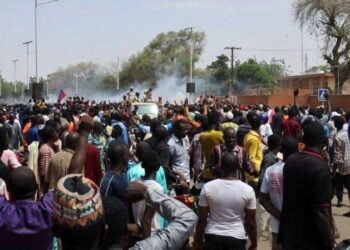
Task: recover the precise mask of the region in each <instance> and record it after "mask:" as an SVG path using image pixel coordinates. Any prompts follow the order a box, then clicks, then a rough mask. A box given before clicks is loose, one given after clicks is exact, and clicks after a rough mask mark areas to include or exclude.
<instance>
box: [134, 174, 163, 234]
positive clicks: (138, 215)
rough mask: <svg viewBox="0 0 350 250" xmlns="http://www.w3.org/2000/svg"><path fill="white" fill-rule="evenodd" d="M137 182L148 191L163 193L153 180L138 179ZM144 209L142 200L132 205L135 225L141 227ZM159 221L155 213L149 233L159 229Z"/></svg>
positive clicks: (144, 205)
mask: <svg viewBox="0 0 350 250" xmlns="http://www.w3.org/2000/svg"><path fill="white" fill-rule="evenodd" d="M137 181H139V182H141V183H142V184H144V185H145V186H147V188H149V189H152V190H156V191H157V192H159V193H163V188H162V186H161V185H159V184H158V183H157V182H156V181H155V180H142V179H138V180H137ZM145 209H146V202H145V201H144V200H143V201H139V202H135V203H133V204H132V212H133V215H134V220H135V223H136V224H138V225H139V226H141V224H142V218H143V215H144V213H145ZM159 221H160V215H159V214H158V213H155V215H154V217H153V220H152V225H151V232H152V233H154V232H156V231H157V230H159V229H161V226H160V224H159Z"/></svg>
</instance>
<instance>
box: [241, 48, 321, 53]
mask: <svg viewBox="0 0 350 250" xmlns="http://www.w3.org/2000/svg"><path fill="white" fill-rule="evenodd" d="M242 51H257V52H300V49H252V48H248V49H243V48H242ZM304 51H317V49H304Z"/></svg>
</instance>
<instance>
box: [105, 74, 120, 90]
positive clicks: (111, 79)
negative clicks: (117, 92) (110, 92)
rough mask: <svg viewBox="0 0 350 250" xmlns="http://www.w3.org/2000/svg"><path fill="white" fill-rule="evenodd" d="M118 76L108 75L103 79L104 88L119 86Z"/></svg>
mask: <svg viewBox="0 0 350 250" xmlns="http://www.w3.org/2000/svg"><path fill="white" fill-rule="evenodd" d="M117 82H118V81H117V77H116V76H114V75H106V76H105V77H104V78H103V80H102V83H103V88H104V89H115V88H117Z"/></svg>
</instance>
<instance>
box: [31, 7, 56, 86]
mask: <svg viewBox="0 0 350 250" xmlns="http://www.w3.org/2000/svg"><path fill="white" fill-rule="evenodd" d="M57 1H58V0H50V1H46V2H41V3H38V0H35V81H36V82H38V80H39V78H38V22H37V19H38V18H37V9H38V6H41V5H45V4H49V3H52V2H57Z"/></svg>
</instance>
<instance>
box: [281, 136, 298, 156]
mask: <svg viewBox="0 0 350 250" xmlns="http://www.w3.org/2000/svg"><path fill="white" fill-rule="evenodd" d="M298 151H299V147H298V141H297V139H295V138H294V137H291V136H287V137H284V138H283V140H282V142H281V153H282V154H283V161H285V160H287V159H288V157H289V156H290V155H292V154H295V153H297V152H298Z"/></svg>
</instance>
